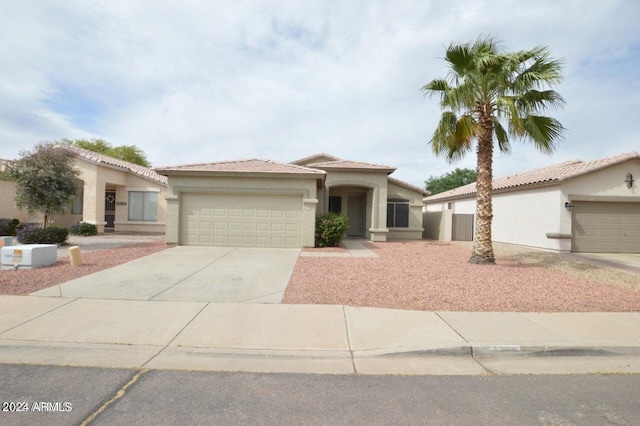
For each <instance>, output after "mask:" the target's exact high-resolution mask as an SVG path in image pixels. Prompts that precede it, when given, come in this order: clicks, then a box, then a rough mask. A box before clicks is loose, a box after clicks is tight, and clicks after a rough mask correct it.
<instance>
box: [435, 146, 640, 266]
mask: <svg viewBox="0 0 640 426" xmlns="http://www.w3.org/2000/svg"><path fill="white" fill-rule="evenodd" d="M639 177H640V154H638V153H637V152H629V153H626V154H620V155H616V156H613V157H607V158H600V159H596V160H592V161H583V160H568V161H564V162H562V163H558V164H552V165H549V166H546V167H542V168H539V169H534V170H528V171H523V172H520V173H516V174H512V175H509V176H503V177H497V178H494V179H493V194H492V203H493V206H492V207H493V223H492V229H491V232H492V238H493V240H494V241H496V242H504V243H510V244H518V245H521V246H529V247H538V248H542V249H546V250H555V251H559V252H582V253H630V254H635V253H640V186H639V183H640V178H639ZM476 195H477V194H476V185H475V183H472V184H469V185H465V186H462V187H459V188H456V189H453V190H450V191H445V192H442V193H440V194H436V195H432V196H431V197H427V198H425V199H424V200H423V201H424V204H425V210H426V211H427V212H428V213H429V215H431V213H433V215H431V217H436V216H437V215H436V213H441V216H443V217H446V218H452V217H453V216H454V215H458V214H469V213H472V212H474V211H475V210H476V208H477V203H476ZM429 215H427V216H429ZM448 220H449V221H448V222H446V223H445V222H444V221H443V223H442V225H441V226H442V227H443V228H446V229H449V227H450V226H451V219H448Z"/></svg>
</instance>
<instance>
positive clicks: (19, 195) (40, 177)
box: [2, 143, 80, 228]
mask: <svg viewBox="0 0 640 426" xmlns="http://www.w3.org/2000/svg"><path fill="white" fill-rule="evenodd" d="M74 158H75V156H74V155H73V153H71V152H69V151H68V150H66V149H61V148H60V147H57V146H56V145H55V144H52V143H41V144H38V145H36V147H35V148H34V150H33V151H24V150H23V151H21V152H20V159H18V160H16V161H14V162H9V163H7V165H6V170H5V171H4V172H3V176H2V178H3V179H6V180H11V181H14V182H15V183H16V206H17V207H18V208H19V209H21V210H23V209H26V210H27V211H28V212H29V213H33V212H41V213H44V228H46V227H47V226H48V225H49V219H50V217H51V215H52V214H53V213H65V212H66V211H67V210H68V208H69V206H70V204H71V202H72V201H73V198H74V196H75V195H76V193H77V192H78V184H77V179H78V175H79V174H80V172H79V171H78V170H76V169H75V168H74V166H73V165H74Z"/></svg>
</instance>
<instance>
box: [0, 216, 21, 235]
mask: <svg viewBox="0 0 640 426" xmlns="http://www.w3.org/2000/svg"><path fill="white" fill-rule="evenodd" d="M19 224H20V221H19V220H18V219H4V218H2V219H0V236H11V237H14V236H15V235H16V227H17V226H18V225H19Z"/></svg>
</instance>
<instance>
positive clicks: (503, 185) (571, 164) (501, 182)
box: [425, 151, 640, 202]
mask: <svg viewBox="0 0 640 426" xmlns="http://www.w3.org/2000/svg"><path fill="white" fill-rule="evenodd" d="M633 159H640V154H638V153H637V152H635V151H634V152H629V153H626V154H620V155H616V156H613V157H607V158H601V159H598V160H593V161H582V160H569V161H565V162H562V163H558V164H553V165H550V166H546V167H542V168H539V169H534V170H528V171H525V172H521V173H516V174H513V175H509V176H503V177H498V178H494V179H493V190H494V191H508V190H517V189H519V188H522V187H529V186H535V185H544V184H554V183H560V182H562V181H565V180H568V179H572V178H575V177H578V176H581V175H584V174H587V173H591V172H595V171H597V170H601V169H605V168H607V167H611V166H615V165H616V164H620V163H624V162H625V161H629V160H633ZM475 193H476V184H475V182H474V183H470V184H469V185H465V186H461V187H459V188H456V189H452V190H451V191H446V192H441V193H439V194H436V195H432V196H430V197H427V198H426V199H425V201H427V202H431V201H438V200H442V199H448V198H464V197H465V196H467V195H472V194H475Z"/></svg>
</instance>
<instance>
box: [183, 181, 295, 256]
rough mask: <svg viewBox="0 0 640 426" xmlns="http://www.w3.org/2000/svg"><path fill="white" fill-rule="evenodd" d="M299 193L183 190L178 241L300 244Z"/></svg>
mask: <svg viewBox="0 0 640 426" xmlns="http://www.w3.org/2000/svg"><path fill="white" fill-rule="evenodd" d="M302 207H303V203H302V196H301V195H297V196H296V195H271V194H205V193H185V194H184V195H183V197H182V206H181V208H182V212H181V215H180V217H181V224H180V226H181V232H180V236H181V241H180V244H182V245H196V246H231V247H302V246H303V233H302V229H303V218H302Z"/></svg>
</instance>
